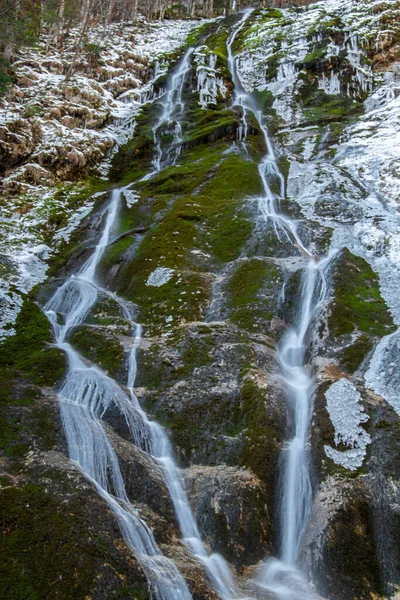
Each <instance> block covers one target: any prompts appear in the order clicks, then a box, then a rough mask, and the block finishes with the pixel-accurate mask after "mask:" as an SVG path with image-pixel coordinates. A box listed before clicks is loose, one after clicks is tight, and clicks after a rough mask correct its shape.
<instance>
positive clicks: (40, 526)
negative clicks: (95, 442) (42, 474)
mask: <svg viewBox="0 0 400 600" xmlns="http://www.w3.org/2000/svg"><path fill="white" fill-rule="evenodd" d="M57 474H58V475H60V474H59V473H54V472H53V473H51V472H50V473H48V475H49V476H52V475H57ZM47 481H49V480H48V479H47ZM58 485H59V484H57V483H56V482H55V481H53V482H52V485H51V486H49V487H50V493H49V489H45V488H44V487H42V486H40V485H35V484H33V483H28V484H26V485H23V486H22V487H8V488H6V489H3V490H1V491H0V506H1V508H0V521H1V526H2V533H3V535H2V539H1V542H0V554H1V556H2V560H1V565H0V596H1V597H2V598H7V600H42V599H43V598H53V597H54V598H59V599H60V600H69V599H71V598H87V597H89V596H91V595H92V594H93V593H96V591H95V590H96V589H98V593H99V595H100V596H101V595H103V594H106V595H107V596H108V597H109V598H120V599H125V600H128V599H132V598H133V599H136V600H146V599H147V598H148V592H147V585H146V582H145V580H144V578H143V576H142V575H139V576H138V573H137V569H136V568H135V565H134V564H133V565H132V564H129V562H128V561H127V560H126V558H124V556H123V554H122V555H121V556H118V555H116V551H115V548H114V544H113V542H114V540H113V538H112V537H111V536H110V534H108V532H107V531H106V529H105V528H104V526H103V525H102V520H103V519H104V516H105V515H104V509H103V512H99V508H98V507H96V502H94V501H93V499H90V497H88V494H87V492H81V497H77V496H76V495H75V496H74V495H72V497H71V489H70V488H68V486H66V489H65V492H69V493H67V495H65V492H63V489H61V490H60V498H57V497H55V496H54V488H57V487H58ZM62 487H63V486H62ZM46 488H47V486H46ZM97 502H98V501H97ZM96 510H97V512H96ZM107 516H108V515H107ZM108 518H110V517H108ZM111 529H112V528H111ZM93 530H94V531H95V532H96V534H97V535H94V534H93ZM108 569H111V572H112V581H113V584H112V585H113V590H112V592H110V590H109V589H108V590H107V585H106V586H105V587H104V585H105V582H103V581H102V580H103V578H104V577H105V576H106V577H107V570H108ZM130 570H131V572H132V571H133V572H132V574H131V575H130V574H129V573H130ZM108 577H110V575H108ZM135 580H136V582H135ZM102 588H103V589H102Z"/></svg>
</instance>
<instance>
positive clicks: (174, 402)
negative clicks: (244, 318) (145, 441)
mask: <svg viewBox="0 0 400 600" xmlns="http://www.w3.org/2000/svg"><path fill="white" fill-rule="evenodd" d="M272 343H273V342H272V340H269V341H268V339H265V337H264V336H261V335H258V336H257V335H256V334H251V335H250V334H248V333H246V332H245V331H244V330H239V329H237V328H236V327H235V326H234V325H233V324H230V323H229V322H226V323H224V322H216V323H208V324H204V325H202V324H200V323H196V324H191V325H189V326H186V327H185V328H180V329H178V330H172V331H171V334H170V335H169V336H168V337H167V338H165V339H164V340H163V341H162V340H159V339H157V338H153V339H152V340H151V343H150V344H148V343H146V345H145V346H143V348H141V349H140V351H139V354H138V377H137V382H136V385H137V391H138V394H139V396H140V399H141V402H142V403H143V404H144V406H145V407H146V410H147V412H148V414H149V415H151V416H152V417H153V418H155V419H156V420H157V421H158V422H160V423H162V424H163V425H164V426H165V427H166V428H167V429H168V431H169V433H170V435H171V437H172V440H173V442H174V446H175V447H176V449H177V453H178V458H179V460H180V462H181V464H183V465H191V464H197V465H198V464H202V465H218V464H221V463H225V464H228V465H240V466H244V467H250V468H251V469H252V471H253V472H254V473H255V474H256V475H257V476H258V477H259V478H260V480H262V481H264V482H266V483H267V494H268V503H269V509H270V510H271V511H273V489H274V485H273V479H274V475H275V473H274V471H275V466H276V461H277V457H278V455H279V452H280V447H281V442H282V439H283V437H284V433H285V419H286V415H285V411H286V404H285V402H284V400H283V398H282V392H281V390H280V389H279V387H278V386H277V385H276V384H275V383H273V382H272V381H271V383H270V384H269V381H270V377H269V374H268V373H270V372H271V371H273V370H274V369H275V368H276V366H275V364H274V357H273V353H272V351H271V349H270V346H269V344H272Z"/></svg>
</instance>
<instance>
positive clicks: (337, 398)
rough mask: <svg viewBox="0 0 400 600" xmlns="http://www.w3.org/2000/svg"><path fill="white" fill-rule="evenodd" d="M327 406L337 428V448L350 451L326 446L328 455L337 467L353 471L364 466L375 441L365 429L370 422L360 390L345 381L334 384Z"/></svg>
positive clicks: (331, 387)
mask: <svg viewBox="0 0 400 600" xmlns="http://www.w3.org/2000/svg"><path fill="white" fill-rule="evenodd" d="M325 397H326V407H327V410H328V413H329V416H330V419H331V421H332V425H333V426H334V428H335V440H334V441H335V445H336V446H339V444H340V445H344V446H346V447H347V448H348V450H343V451H342V450H336V449H334V448H332V447H331V446H324V448H325V453H326V455H327V456H328V457H329V458H331V459H332V460H333V461H334V462H335V463H336V464H337V465H341V466H342V467H345V468H346V469H349V470H350V471H355V470H356V469H358V468H359V467H361V465H362V463H363V460H364V458H365V455H366V451H367V446H368V444H369V443H370V442H371V438H370V436H369V434H368V433H367V432H366V431H365V429H364V428H363V427H361V423H365V422H366V421H368V419H369V417H368V415H367V414H366V413H365V412H364V408H363V405H362V403H361V396H360V394H359V392H358V391H357V389H356V387H355V386H354V385H353V384H352V383H351V382H350V381H348V380H347V379H345V378H342V379H339V381H336V382H335V383H333V384H332V385H331V386H330V387H329V388H328V390H327V391H326V393H325Z"/></svg>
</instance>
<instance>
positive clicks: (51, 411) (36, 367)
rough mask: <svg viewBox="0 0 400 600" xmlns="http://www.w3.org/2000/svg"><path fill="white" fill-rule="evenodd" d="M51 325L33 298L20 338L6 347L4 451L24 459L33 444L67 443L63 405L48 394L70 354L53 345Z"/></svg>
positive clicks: (0, 403) (1, 414) (1, 409)
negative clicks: (62, 422)
mask: <svg viewBox="0 0 400 600" xmlns="http://www.w3.org/2000/svg"><path fill="white" fill-rule="evenodd" d="M51 342H52V334H51V328H50V323H49V322H48V320H47V318H46V317H45V315H44V314H43V313H42V311H41V310H40V309H39V307H38V306H37V304H36V303H35V302H34V300H33V299H32V297H27V298H26V299H25V301H24V304H23V306H22V309H21V311H20V313H19V315H18V318H17V322H16V335H14V336H13V337H11V338H8V339H7V340H6V341H5V342H4V343H3V344H2V345H1V347H0V361H1V364H2V369H1V375H0V384H1V385H0V390H1V391H0V422H1V428H0V429H1V441H0V447H1V453H2V454H3V456H6V457H10V458H12V459H14V460H16V461H19V460H21V459H22V458H23V457H24V456H25V455H26V454H27V453H28V452H29V451H30V450H31V449H32V447H33V446H36V447H38V448H41V449H44V450H49V449H51V448H52V447H53V446H54V445H55V444H56V443H58V444H60V443H61V444H62V443H63V436H62V434H61V433H60V429H59V427H60V423H59V414H58V406H57V401H56V399H55V397H54V394H53V395H51V394H47V395H46V396H44V395H43V392H42V389H41V388H43V387H44V388H45V389H47V388H49V387H52V386H54V385H55V384H56V383H57V382H58V381H60V380H61V379H62V377H63V374H64V372H65V367H66V362H65V357H64V353H63V352H61V351H60V350H58V349H57V348H54V347H52V346H51Z"/></svg>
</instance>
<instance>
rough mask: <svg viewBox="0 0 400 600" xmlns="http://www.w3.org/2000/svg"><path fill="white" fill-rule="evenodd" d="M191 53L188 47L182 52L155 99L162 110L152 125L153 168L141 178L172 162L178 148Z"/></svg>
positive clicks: (147, 177)
mask: <svg viewBox="0 0 400 600" xmlns="http://www.w3.org/2000/svg"><path fill="white" fill-rule="evenodd" d="M192 53H193V48H189V49H188V50H187V51H186V52H185V54H184V55H183V58H182V59H181V60H180V62H179V63H178V66H177V68H176V69H175V70H174V71H173V72H172V73H171V75H170V77H169V78H168V81H167V89H166V91H165V92H164V93H163V94H161V95H160V96H159V98H158V100H157V104H159V105H160V106H161V112H160V115H159V117H158V119H157V121H156V123H155V125H154V126H153V140H154V153H153V171H151V172H150V173H149V174H148V175H146V176H145V178H144V179H150V178H151V177H152V176H153V175H154V174H155V173H158V172H159V171H160V170H161V169H162V168H164V167H167V166H169V165H174V164H175V163H176V161H177V159H178V157H179V154H180V152H181V145H182V124H181V118H182V116H183V112H184V108H185V105H184V102H183V91H184V85H185V80H186V76H187V74H188V73H189V71H190V69H191V57H192ZM163 138H164V139H163ZM170 138H172V140H171V139H170ZM165 140H167V141H165Z"/></svg>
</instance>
